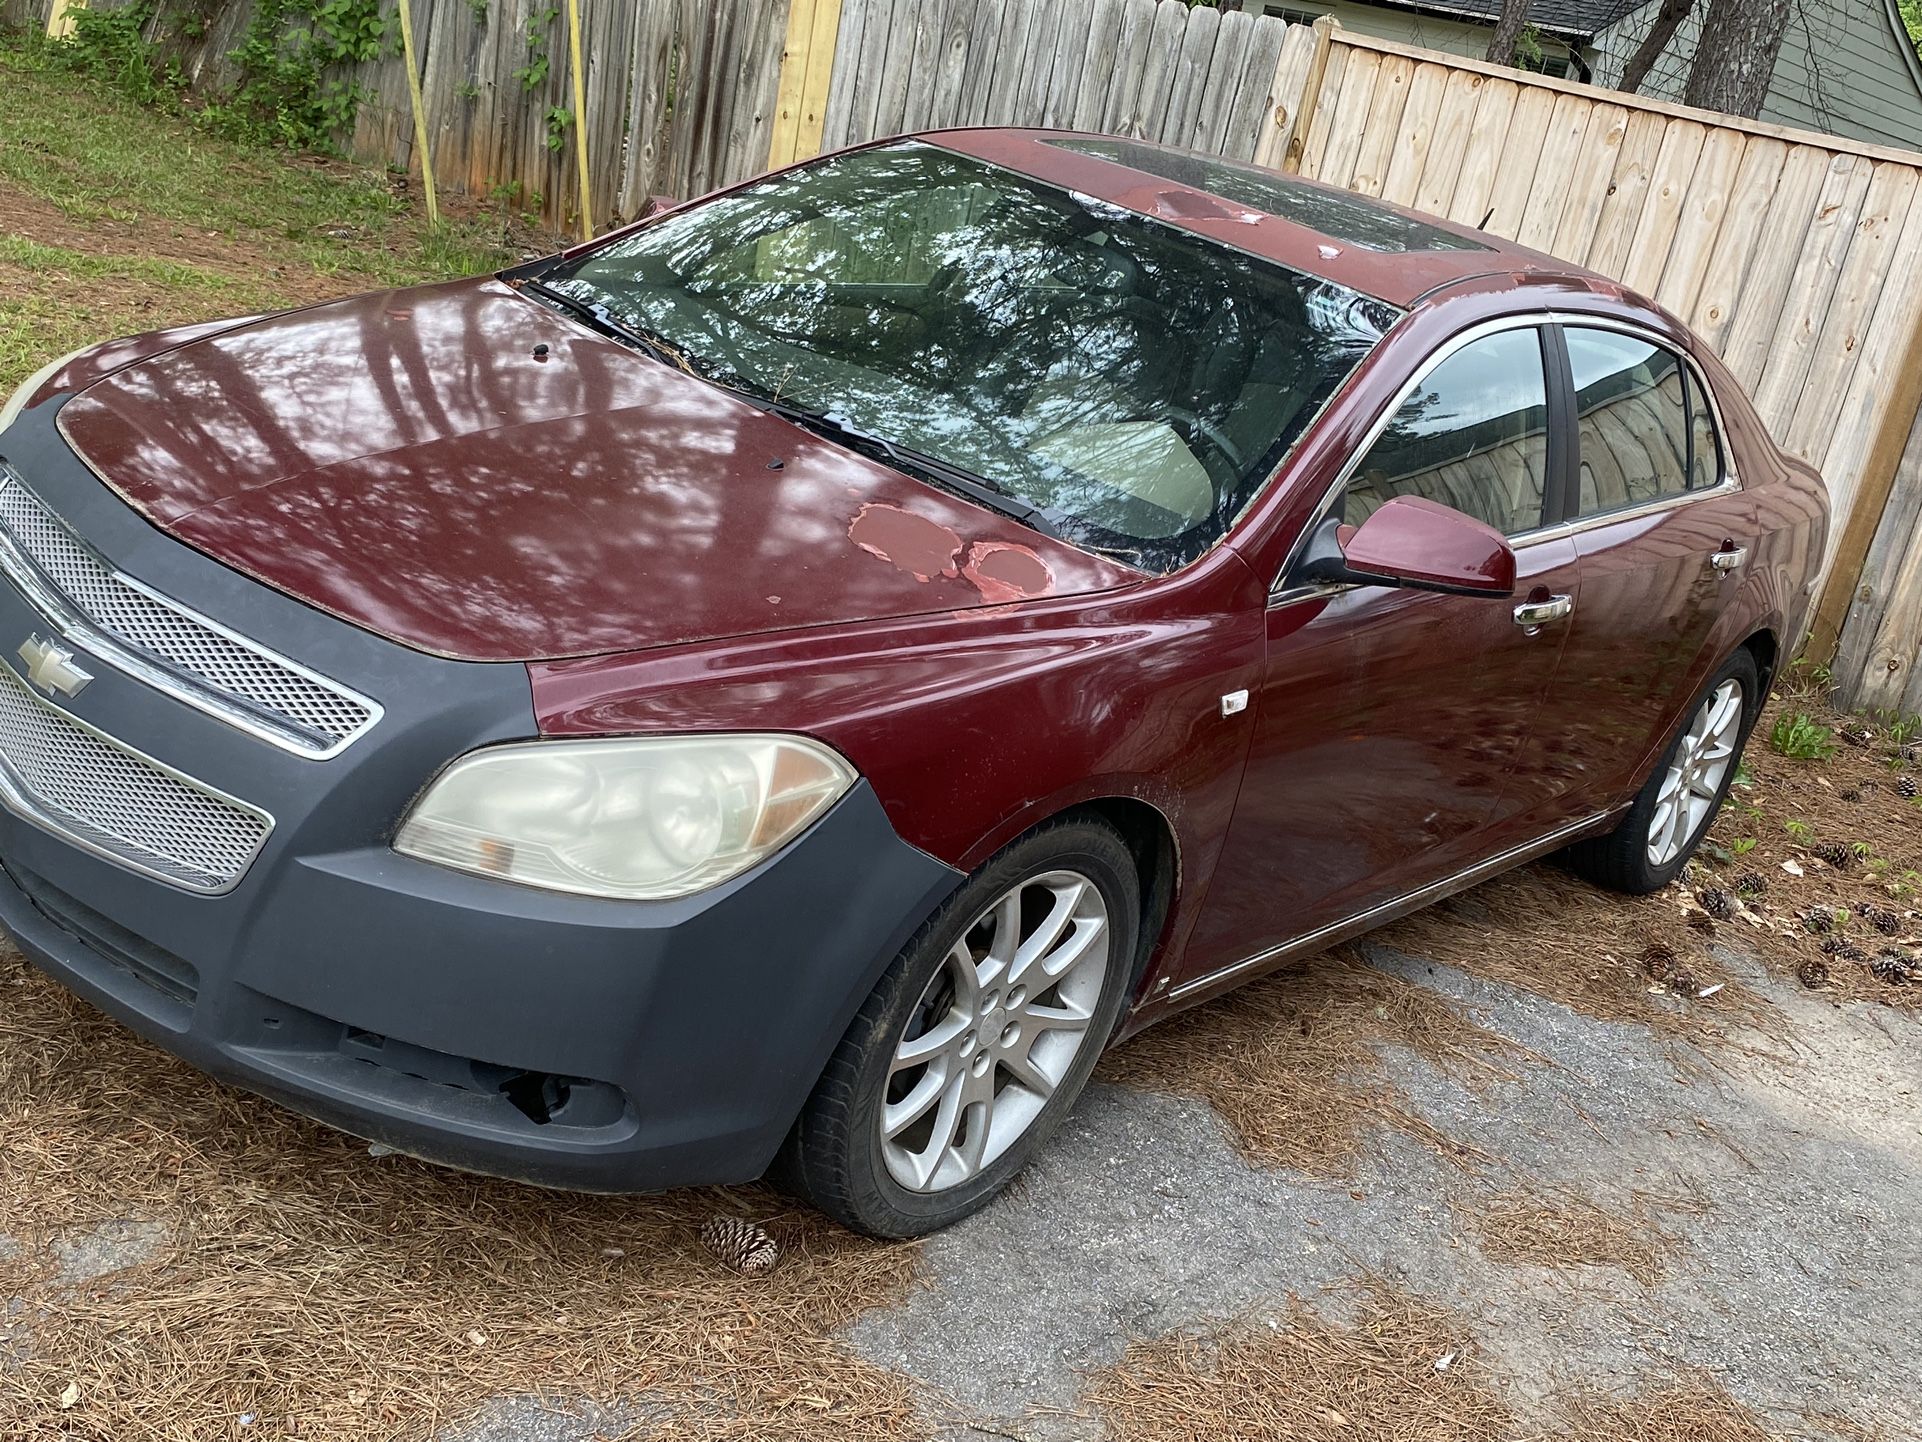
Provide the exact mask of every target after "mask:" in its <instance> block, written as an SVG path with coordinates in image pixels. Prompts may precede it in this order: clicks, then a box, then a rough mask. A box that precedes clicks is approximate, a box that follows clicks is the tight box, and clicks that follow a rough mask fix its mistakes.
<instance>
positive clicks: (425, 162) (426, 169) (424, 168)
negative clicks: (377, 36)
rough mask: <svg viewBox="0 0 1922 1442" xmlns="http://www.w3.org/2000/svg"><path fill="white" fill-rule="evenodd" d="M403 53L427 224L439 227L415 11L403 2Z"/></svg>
mask: <svg viewBox="0 0 1922 1442" xmlns="http://www.w3.org/2000/svg"><path fill="white" fill-rule="evenodd" d="M400 49H401V54H402V56H403V57H404V58H405V59H406V61H407V98H408V100H409V101H410V102H411V103H412V104H413V107H414V149H415V150H417V151H419V152H420V181H421V186H422V188H423V189H424V190H425V191H426V192H427V223H428V224H429V225H436V226H437V225H439V224H440V201H439V200H438V199H437V198H436V197H435V195H434V157H433V156H432V155H431V154H430V153H429V152H428V149H427V107H426V105H424V104H423V103H422V102H421V98H420V66H419V65H418V64H416V63H415V60H414V9H413V6H412V5H410V4H409V3H408V0H400Z"/></svg>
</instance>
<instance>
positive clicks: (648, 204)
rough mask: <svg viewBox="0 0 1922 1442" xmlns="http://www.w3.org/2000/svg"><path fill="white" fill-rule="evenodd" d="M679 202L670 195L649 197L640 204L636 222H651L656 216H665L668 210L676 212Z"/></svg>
mask: <svg viewBox="0 0 1922 1442" xmlns="http://www.w3.org/2000/svg"><path fill="white" fill-rule="evenodd" d="M680 204H681V202H680V201H678V200H676V199H675V198H674V197H673V196H671V195H650V196H648V198H647V199H646V200H645V201H643V202H642V203H641V213H640V214H639V215H637V216H635V217H634V218H635V219H636V220H652V219H654V217H655V216H657V215H666V214H667V213H668V212H669V211H670V210H678V209H679V208H680Z"/></svg>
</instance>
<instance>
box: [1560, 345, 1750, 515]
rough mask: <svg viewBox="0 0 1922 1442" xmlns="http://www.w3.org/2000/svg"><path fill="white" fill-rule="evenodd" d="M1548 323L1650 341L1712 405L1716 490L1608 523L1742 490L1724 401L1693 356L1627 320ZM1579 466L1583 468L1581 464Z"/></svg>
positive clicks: (1664, 502) (1676, 498) (1693, 493)
mask: <svg viewBox="0 0 1922 1442" xmlns="http://www.w3.org/2000/svg"><path fill="white" fill-rule="evenodd" d="M1548 323H1549V324H1552V325H1556V326H1561V327H1568V326H1583V327H1586V328H1588V329H1590V330H1612V331H1619V332H1621V333H1622V334H1623V335H1631V336H1634V337H1635V338H1636V339H1637V340H1643V341H1647V342H1648V343H1649V344H1650V345H1658V346H1660V347H1662V349H1664V350H1666V351H1669V352H1671V353H1672V354H1674V355H1675V356H1677V357H1679V358H1680V360H1681V362H1682V367H1683V371H1684V373H1685V374H1686V376H1687V378H1688V380H1689V382H1690V384H1692V385H1696V386H1699V387H1700V388H1701V392H1702V395H1703V397H1704V398H1705V399H1706V400H1707V401H1708V414H1709V420H1710V421H1711V423H1712V424H1713V425H1714V427H1715V449H1716V451H1717V453H1718V454H1719V456H1720V458H1721V475H1720V479H1719V480H1718V481H1717V483H1716V484H1715V485H1712V486H1704V487H1703V488H1702V489H1701V490H1699V491H1689V492H1686V493H1685V494H1683V495H1680V496H1668V497H1665V498H1664V499H1663V500H1661V501H1659V502H1652V503H1650V505H1649V506H1648V507H1646V508H1643V507H1638V508H1637V509H1636V510H1635V511H1634V512H1611V513H1610V515H1609V517H1608V519H1610V520H1616V519H1620V518H1621V517H1622V516H1624V515H1630V514H1634V515H1639V514H1641V512H1642V510H1644V509H1650V510H1652V509H1658V508H1660V507H1663V506H1672V505H1680V504H1682V503H1684V502H1687V501H1691V500H1694V499H1696V498H1697V497H1699V496H1719V495H1721V494H1722V493H1724V492H1725V491H1733V490H1739V489H1740V488H1741V484H1742V478H1741V476H1740V475H1738V474H1737V473H1736V470H1735V465H1734V462H1733V461H1732V460H1731V459H1730V457H1729V453H1728V443H1727V441H1726V440H1724V439H1723V438H1724V437H1725V436H1727V435H1728V421H1727V420H1726V419H1725V418H1724V417H1723V415H1722V402H1721V399H1720V398H1719V397H1718V396H1717V395H1716V394H1715V387H1713V386H1711V385H1710V384H1709V383H1708V376H1707V375H1706V374H1705V373H1704V372H1703V370H1702V368H1701V366H1700V365H1698V364H1697V363H1696V360H1695V357H1694V356H1693V355H1691V354H1689V352H1688V351H1687V350H1686V349H1685V348H1682V347H1678V346H1677V345H1676V344H1675V342H1674V341H1673V340H1671V339H1669V337H1667V336H1665V335H1663V334H1661V333H1660V332H1659V331H1655V330H1651V329H1649V327H1647V326H1645V325H1638V324H1636V323H1635V322H1634V321H1632V320H1623V319H1621V318H1620V317H1617V316H1609V315H1581V314H1579V313H1577V312H1574V311H1551V312H1550V313H1549V316H1548ZM1569 384H1570V387H1571V389H1572V388H1573V385H1574V380H1573V377H1572V375H1571V378H1570V381H1569ZM1577 464H1578V465H1579V460H1578V462H1577ZM1600 519H1602V518H1601V517H1598V516H1590V517H1581V518H1577V519H1575V520H1573V521H1570V522H1567V523H1566V524H1568V525H1575V526H1584V525H1587V524H1589V523H1590V522H1593V521H1597V520H1600Z"/></svg>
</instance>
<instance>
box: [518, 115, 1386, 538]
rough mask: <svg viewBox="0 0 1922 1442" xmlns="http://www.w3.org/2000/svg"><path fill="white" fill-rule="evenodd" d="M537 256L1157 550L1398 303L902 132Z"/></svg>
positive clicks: (681, 334)
mask: <svg viewBox="0 0 1922 1442" xmlns="http://www.w3.org/2000/svg"><path fill="white" fill-rule="evenodd" d="M540 280H541V283H542V284H544V285H546V286H548V287H551V288H552V289H554V290H556V291H558V292H560V293H561V294H562V295H564V296H566V297H568V298H569V299H571V300H572V301H574V302H576V303H584V306H585V307H586V308H599V310H598V312H594V311H592V310H590V313H598V314H600V315H602V316H604V318H605V319H607V320H610V321H613V322H616V323H619V324H621V325H624V326H626V327H628V328H629V329H632V330H635V331H637V332H640V333H642V334H643V335H644V336H646V337H648V338H650V339H654V340H657V341H659V342H661V343H662V344H664V345H665V347H667V348H668V349H669V350H671V352H673V353H674V354H675V356H676V357H677V358H680V359H682V360H684V361H685V363H686V364H687V365H688V367H689V368H690V369H692V370H694V371H696V372H698V373H701V374H704V375H707V376H709V377H710V378H713V379H715V380H717V381H719V382H721V383H723V384H728V385H732V386H735V387H737V388H739V389H741V390H744V391H747V392H749V393H750V394H752V395H755V396H758V397H760V398H762V399H763V400H765V401H778V402H780V403H781V404H782V405H783V406H784V407H788V408H792V409H793V410H794V411H796V412H804V413H806V414H808V415H812V416H819V417H825V418H827V419H828V421H830V422H832V423H833V424H835V425H838V426H840V427H842V428H845V429H846V430H848V431H851V432H855V433H858V437H856V439H858V438H860V437H865V438H873V439H878V441H880V442H883V443H885V444H886V445H887V446H891V447H893V448H895V451H894V453H893V454H891V455H889V457H888V458H889V459H891V460H894V461H895V462H896V463H897V464H901V465H903V466H904V467H905V468H908V469H915V466H914V460H915V457H916V455H917V453H918V455H919V456H921V457H923V458H927V459H929V460H932V461H934V462H938V463H940V465H941V466H943V467H945V468H947V469H948V470H949V471H952V472H965V473H966V474H967V475H969V476H971V477H978V478H980V479H981V480H982V481H984V482H985V483H986V484H987V486H988V487H989V488H991V489H992V490H993V491H997V492H1000V493H1001V494H1002V495H1004V496H1006V497H1008V498H1010V500H1011V501H1012V502H1014V503H1016V504H1015V505H1014V507H1013V509H1015V510H1016V511H1017V512H1019V511H1022V510H1026V509H1030V508H1031V509H1032V510H1034V511H1038V512H1039V513H1040V516H1041V518H1045V524H1046V525H1047V527H1048V528H1049V529H1051V530H1053V531H1054V532H1055V533H1057V534H1059V535H1061V536H1063V537H1065V538H1066V539H1068V540H1070V541H1072V542H1074V543H1076V544H1078V545H1081V546H1083V547H1085V548H1087V549H1090V550H1095V551H1099V552H1101V553H1103V554H1107V555H1113V556H1117V557H1119V558H1120V559H1123V560H1126V561H1128V562H1130V563H1132V564H1134V565H1137V566H1140V567H1142V568H1143V569H1147V570H1153V571H1166V570H1172V569H1174V568H1175V567H1178V566H1181V565H1183V564H1185V563H1187V562H1188V561H1191V560H1193V559H1194V558H1195V557H1196V556H1198V555H1200V554H1201V553H1202V552H1203V551H1205V550H1207V549H1208V548H1209V547H1210V546H1211V545H1213V544H1214V543H1215V542H1216V541H1217V540H1219V539H1220V538H1221V536H1222V535H1223V534H1224V533H1225V532H1226V531H1227V529H1228V527H1229V526H1230V525H1231V524H1232V523H1233V521H1234V519H1235V517H1236V516H1237V515H1238V514H1239V513H1240V512H1241V510H1242V508H1243V507H1244V506H1245V505H1246V504H1247V503H1248V501H1249V500H1250V499H1252V498H1253V496H1254V495H1255V494H1256V492H1258V491H1259V490H1260V488H1261V486H1262V485H1263V483H1264V482H1265V481H1266V480H1267V479H1268V477H1269V476H1270V475H1272V474H1273V472H1274V470H1275V468H1276V466H1277V465H1278V464H1279V463H1280V461H1281V459H1282V457H1283V456H1284V455H1285V454H1286V453H1287V451H1288V448H1289V447H1290V446H1291V445H1292V444H1293V443H1294V441H1295V440H1296V438H1297V437H1298V436H1299V435H1300V434H1301V432H1302V431H1303V430H1304V429H1306V427H1307V425H1308V423H1309V421H1310V420H1312V419H1313V417H1314V415H1315V414H1316V412H1317V411H1318V410H1320V408H1321V406H1322V403H1323V402H1324V401H1325V400H1327V398H1328V396H1329V395H1330V394H1331V393H1332V392H1333V391H1334V390H1335V388H1336V387H1337V386H1339V385H1340V384H1341V382H1342V381H1343V380H1344V379H1345V378H1346V377H1347V376H1348V374H1349V373H1350V372H1351V371H1352V370H1353V369H1354V367H1355V366H1356V365H1357V364H1358V363H1359V362H1360V360H1361V359H1362V357H1363V356H1364V355H1366V354H1367V353H1368V351H1369V350H1370V349H1371V348H1372V347H1373V346H1374V345H1375V344H1376V343H1377V342H1378V341H1379V340H1380V338H1381V335H1382V332H1383V331H1384V330H1386V328H1387V327H1388V326H1389V325H1390V324H1391V323H1392V322H1393V321H1394V319H1395V318H1396V316H1397V314H1398V313H1397V312H1396V311H1395V310H1394V309H1393V308H1392V307H1390V306H1387V305H1384V304H1383V303H1381V302H1379V301H1376V300H1372V299H1369V298H1367V297H1364V296H1361V295H1359V294H1357V293H1356V292H1354V291H1351V290H1348V289H1346V288H1345V287H1342V286H1339V285H1335V284H1333V283H1331V282H1329V281H1325V280H1321V279H1317V278H1315V277H1312V276H1307V275H1302V274H1299V273H1297V272H1294V271H1290V270H1287V269H1284V268H1282V267H1280V266H1277V265H1273V264H1270V263H1268V262H1265V261H1261V260H1257V259H1255V258H1253V257H1251V256H1248V255H1244V254H1242V253H1241V252H1239V251H1236V250H1232V249H1230V248H1228V247H1227V246H1224V245H1220V244H1217V243H1215V242H1213V241H1210V240H1208V239H1206V238H1205V237H1202V236H1198V235H1193V234H1190V233H1188V232H1185V231H1182V230H1179V229H1177V228H1175V227H1172V226H1168V225H1163V224H1160V223H1158V222H1156V221H1153V220H1150V219H1148V218H1147V217H1144V216H1139V215H1135V214H1133V213H1132V212H1129V211H1126V210H1123V209H1121V208H1119V207H1116V206H1112V205H1108V204H1106V203H1104V202H1101V201H1097V200H1094V199H1091V198H1090V197H1087V196H1084V195H1079V194H1071V193H1068V192H1065V191H1061V190H1058V189H1055V188H1053V187H1050V186H1048V185H1045V184H1043V183H1042V182H1040V181H1037V180H1032V179H1029V178H1028V177H1025V176H1022V175H1018V174H1016V173H1014V172H1012V171H1009V170H1004V169H1002V168H1000V167H997V166H993V165H989V164H986V163H985V162H982V161H978V160H974V159H972V158H969V157H966V156H961V155H956V154H953V153H952V152H949V151H945V150H941V149H939V148H937V147H935V146H930V145H927V144H924V143H921V142H913V141H910V142H902V143H898V144H893V145H889V146H885V147H881V148H877V149H870V150H861V151H855V152H853V153H851V154H846V155H839V156H834V157H831V158H829V159H827V160H824V161H821V162H820V163H818V164H816V165H812V166H809V167H807V168H805V169H802V170H799V171H795V172H791V173H789V174H786V175H781V176H775V177H772V178H770V179H768V180H766V181H763V182H761V183H759V184H757V185H753V186H750V187H748V188H746V189H743V190H740V191H736V192H733V193H731V194H728V195H725V196H721V197H719V198H717V199H715V200H712V201H708V202H707V203H705V204H702V205H698V206H695V207H693V208H691V209H689V210H686V211H682V212H677V213H675V214H672V215H669V216H667V217H665V218H663V219H662V220H660V221H659V222H657V223H656V224H654V225H651V226H648V227H647V228H645V229H643V230H641V231H639V232H637V233H635V234H634V235H631V236H628V237H626V238H625V239H622V240H619V241H616V242H614V243H612V244H610V245H607V246H605V247H602V248H601V249H599V250H597V251H594V252H591V253H589V254H588V255H585V256H581V257H577V258H575V259H574V260H572V261H569V262H566V263H563V264H562V265H560V266H558V267H556V268H554V269H552V270H550V271H548V272H546V273H545V274H544V275H542V276H541V277H540ZM924 474H925V473H924ZM928 478H929V479H931V480H933V481H934V482H935V483H936V484H939V483H940V482H941V476H940V474H939V473H938V472H937V473H934V474H930V475H928Z"/></svg>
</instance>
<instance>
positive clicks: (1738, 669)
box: [1568, 647, 1762, 896]
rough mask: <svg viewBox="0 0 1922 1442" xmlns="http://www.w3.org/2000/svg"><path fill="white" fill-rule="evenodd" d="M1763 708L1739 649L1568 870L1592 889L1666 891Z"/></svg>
mask: <svg viewBox="0 0 1922 1442" xmlns="http://www.w3.org/2000/svg"><path fill="white" fill-rule="evenodd" d="M1761 704H1762V693H1761V677H1760V673H1759V672H1758V671H1757V670H1756V666H1755V657H1754V656H1753V655H1752V654H1751V653H1750V652H1749V651H1748V649H1747V648H1746V647H1744V648H1743V649H1741V650H1738V651H1737V652H1736V653H1735V654H1734V655H1733V656H1730V657H1729V658H1728V660H1727V661H1725V662H1723V663H1722V668H1721V669H1720V670H1719V671H1717V672H1716V673H1715V675H1714V676H1713V677H1712V678H1711V679H1710V681H1709V683H1708V685H1707V687H1706V688H1704V690H1703V692H1702V694H1701V695H1700V696H1699V697H1698V698H1697V699H1696V703H1695V706H1694V708H1693V709H1692V710H1691V711H1690V712H1689V719H1688V721H1687V722H1686V724H1684V726H1683V727H1682V731H1681V734H1680V735H1678V736H1677V737H1676V738H1675V740H1674V741H1673V743H1671V744H1670V746H1669V748H1668V750H1667V751H1666V752H1665V753H1664V754H1663V756H1662V759H1661V760H1660V761H1659V762H1657V763H1656V766H1655V769H1654V771H1653V772H1652V773H1651V774H1650V775H1649V778H1648V780H1647V781H1646V782H1644V783H1643V785H1642V789H1641V791H1640V792H1639V793H1637V795H1636V797H1635V804H1634V805H1633V806H1631V807H1630V808H1629V810H1628V814H1627V815H1626V816H1624V817H1623V818H1622V820H1621V823H1620V824H1619V825H1618V826H1616V828H1615V829H1614V830H1613V831H1611V832H1609V833H1608V834H1607V835H1606V836H1597V837H1592V838H1590V839H1589V840H1587V841H1581V842H1577V843H1576V844H1575V845H1574V846H1572V847H1570V848H1569V851H1568V860H1569V864H1570V865H1571V866H1573V867H1574V869H1575V870H1576V871H1577V872H1579V873H1580V874H1581V875H1583V876H1585V877H1587V878H1588V879H1589V880H1590V881H1593V882H1595V883H1596V884H1597V885H1600V886H1606V887H1610V888H1612V889H1613V890H1616V891H1626V892H1628V893H1630V894H1631V895H1638V896H1639V895H1644V894H1646V893H1648V892H1651V891H1659V890H1660V889H1661V888H1662V887H1664V886H1667V885H1668V884H1669V882H1671V881H1673V880H1674V879H1675V878H1676V877H1677V876H1679V875H1680V874H1681V871H1682V868H1683V867H1684V866H1686V865H1687V864H1688V859H1689V857H1690V856H1692V855H1694V854H1695V848H1696V847H1697V846H1699V845H1701V842H1702V838H1703V836H1705V835H1707V833H1708V828H1709V824H1710V823H1711V822H1712V821H1713V820H1714V819H1715V813H1716V812H1717V811H1718V810H1720V809H1721V805H1722V799H1723V798H1724V797H1725V796H1727V795H1728V788H1729V786H1730V784H1731V783H1732V782H1733V781H1734V780H1735V769H1736V766H1737V764H1738V763H1739V762H1740V761H1741V759H1742V747H1743V744H1744V743H1745V742H1746V741H1747V740H1748V733H1749V728H1750V727H1751V726H1752V725H1753V724H1754V722H1755V716H1756V713H1757V711H1758V710H1759V709H1760V708H1761Z"/></svg>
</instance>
